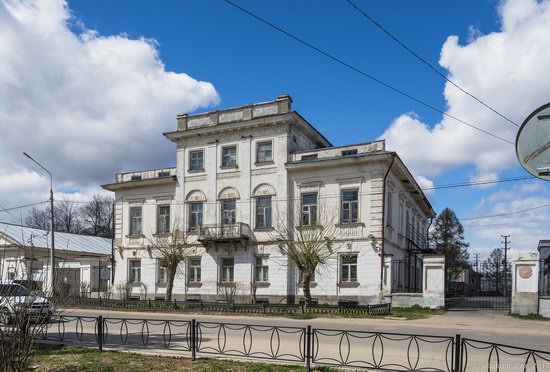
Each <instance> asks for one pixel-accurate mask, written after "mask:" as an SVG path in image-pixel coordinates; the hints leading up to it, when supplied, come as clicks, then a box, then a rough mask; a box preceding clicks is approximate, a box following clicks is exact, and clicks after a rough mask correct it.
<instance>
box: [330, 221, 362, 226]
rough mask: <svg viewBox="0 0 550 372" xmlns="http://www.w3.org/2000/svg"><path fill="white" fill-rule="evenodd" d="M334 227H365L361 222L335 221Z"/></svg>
mask: <svg viewBox="0 0 550 372" xmlns="http://www.w3.org/2000/svg"><path fill="white" fill-rule="evenodd" d="M335 226H336V227H365V224H364V223H363V222H349V223H337V224H336V225H335Z"/></svg>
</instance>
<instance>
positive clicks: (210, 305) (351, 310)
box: [65, 298, 391, 316]
mask: <svg viewBox="0 0 550 372" xmlns="http://www.w3.org/2000/svg"><path fill="white" fill-rule="evenodd" d="M65 306H66V307H79V308H105V309H116V310H133V311H175V312H213V313H236V314H266V315H295V314H327V315H358V316H360V315H389V314H390V313H391V305H390V304H389V303H385V304H375V305H357V304H354V303H342V304H340V305H326V304H324V305H323V304H312V305H307V306H306V305H305V304H294V305H293V304H269V303H258V304H246V303H224V302H204V301H177V300H174V301H171V302H166V301H158V300H126V301H124V300H110V299H109V300H108V299H102V298H71V299H67V300H66V301H65Z"/></svg>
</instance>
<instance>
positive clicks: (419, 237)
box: [406, 223, 432, 253]
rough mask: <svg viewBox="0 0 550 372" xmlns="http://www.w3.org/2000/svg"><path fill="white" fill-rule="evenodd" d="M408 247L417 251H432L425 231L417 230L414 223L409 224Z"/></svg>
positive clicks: (407, 233) (407, 232)
mask: <svg viewBox="0 0 550 372" xmlns="http://www.w3.org/2000/svg"><path fill="white" fill-rule="evenodd" d="M406 238H407V249H408V250H409V251H412V252H416V253H428V252H430V251H432V249H431V247H429V246H428V239H427V237H426V234H425V232H423V231H419V230H417V229H416V228H415V227H414V226H413V225H412V224H410V223H409V224H407V231H406Z"/></svg>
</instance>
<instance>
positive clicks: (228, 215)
mask: <svg viewBox="0 0 550 372" xmlns="http://www.w3.org/2000/svg"><path fill="white" fill-rule="evenodd" d="M221 207H222V224H224V225H233V224H235V223H237V201H236V200H235V199H229V200H222V206H221Z"/></svg>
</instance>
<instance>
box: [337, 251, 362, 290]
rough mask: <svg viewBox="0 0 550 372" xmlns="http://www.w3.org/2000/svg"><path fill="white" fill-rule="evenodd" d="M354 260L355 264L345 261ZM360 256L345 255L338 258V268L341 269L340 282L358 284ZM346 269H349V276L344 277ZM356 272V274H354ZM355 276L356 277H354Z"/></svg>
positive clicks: (355, 254)
mask: <svg viewBox="0 0 550 372" xmlns="http://www.w3.org/2000/svg"><path fill="white" fill-rule="evenodd" d="M350 258H351V259H354V260H355V262H346V263H344V259H350ZM358 260H359V255H358V254H357V253H345V254H341V255H339V257H338V261H339V262H338V266H339V269H340V275H339V281H340V283H357V276H358V275H357V274H358V273H357V269H358V266H359V265H358ZM344 268H347V270H346V273H347V275H346V276H345V277H344ZM354 271H355V273H354ZM354 276H355V277H354Z"/></svg>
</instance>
